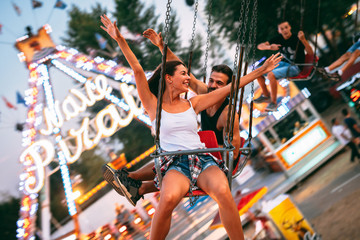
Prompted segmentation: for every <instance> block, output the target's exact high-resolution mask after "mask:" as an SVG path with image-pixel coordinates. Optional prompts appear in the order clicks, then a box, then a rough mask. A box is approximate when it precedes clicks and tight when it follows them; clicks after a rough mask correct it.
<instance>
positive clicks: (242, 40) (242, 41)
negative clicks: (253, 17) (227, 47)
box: [241, 0, 250, 45]
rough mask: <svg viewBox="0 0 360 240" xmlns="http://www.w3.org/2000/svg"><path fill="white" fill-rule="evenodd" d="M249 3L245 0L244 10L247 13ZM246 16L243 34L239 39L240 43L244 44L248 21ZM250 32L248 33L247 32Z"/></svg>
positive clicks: (248, 0)
mask: <svg viewBox="0 0 360 240" xmlns="http://www.w3.org/2000/svg"><path fill="white" fill-rule="evenodd" d="M249 5H250V0H247V1H246V10H245V13H248V12H249ZM248 19H249V18H248V17H245V20H244V31H243V35H242V39H241V45H244V43H245V35H246V29H247V22H248ZM249 34H250V33H249Z"/></svg>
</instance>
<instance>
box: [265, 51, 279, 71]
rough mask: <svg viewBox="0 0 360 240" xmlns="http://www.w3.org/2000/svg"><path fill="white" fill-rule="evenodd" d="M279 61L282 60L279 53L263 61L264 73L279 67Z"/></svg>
mask: <svg viewBox="0 0 360 240" xmlns="http://www.w3.org/2000/svg"><path fill="white" fill-rule="evenodd" d="M281 59H282V56H281V55H280V53H277V54H275V55H274V54H273V55H271V57H269V58H268V59H267V60H266V61H265V63H264V64H263V65H262V67H263V69H264V71H265V72H266V73H268V72H270V71H272V70H273V69H274V68H276V67H277V66H278V65H279V62H280V61H281Z"/></svg>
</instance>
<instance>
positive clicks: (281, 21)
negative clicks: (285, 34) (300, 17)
mask: <svg viewBox="0 0 360 240" xmlns="http://www.w3.org/2000/svg"><path fill="white" fill-rule="evenodd" d="M285 22H287V23H288V24H289V25H290V26H291V24H290V22H289V21H288V20H286V19H283V20H279V21H278V22H277V26H279V25H280V24H282V23H285Z"/></svg>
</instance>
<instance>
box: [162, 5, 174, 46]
mask: <svg viewBox="0 0 360 240" xmlns="http://www.w3.org/2000/svg"><path fill="white" fill-rule="evenodd" d="M171 2H172V0H168V2H167V4H166V17H165V27H164V43H165V44H168V35H169V25H170V12H171V6H170V5H171Z"/></svg>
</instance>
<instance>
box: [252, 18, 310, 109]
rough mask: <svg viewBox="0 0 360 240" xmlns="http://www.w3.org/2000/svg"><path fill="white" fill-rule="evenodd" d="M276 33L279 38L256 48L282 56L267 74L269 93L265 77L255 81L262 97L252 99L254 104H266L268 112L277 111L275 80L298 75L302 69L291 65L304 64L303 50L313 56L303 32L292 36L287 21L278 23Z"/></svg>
mask: <svg viewBox="0 0 360 240" xmlns="http://www.w3.org/2000/svg"><path fill="white" fill-rule="evenodd" d="M278 32H279V34H280V35H279V36H277V37H275V38H273V39H271V40H270V41H266V42H263V43H260V44H259V45H258V46H257V48H258V49H259V50H271V51H280V53H281V55H282V56H283V59H282V60H281V62H280V63H279V66H278V67H277V68H275V69H274V70H272V71H271V72H269V73H268V74H267V78H268V79H269V81H270V92H269V90H268V89H267V87H266V84H265V77H264V76H261V77H259V78H258V79H257V80H258V83H259V85H260V88H261V90H262V95H261V96H260V97H258V98H257V99H254V103H263V102H268V103H269V104H268V105H267V107H266V108H265V110H266V111H269V112H272V111H276V110H277V84H278V83H277V80H279V79H283V78H287V77H295V76H297V75H299V73H300V71H301V68H302V67H301V66H300V67H299V66H297V65H293V63H295V64H296V63H299V64H302V63H304V62H305V52H304V50H305V51H306V53H307V54H309V55H312V54H314V52H313V50H312V48H311V46H310V44H309V43H308V41H307V40H306V38H305V34H304V32H303V31H299V32H298V34H297V36H296V35H293V34H292V33H291V26H290V24H289V22H288V21H281V22H279V24H278Z"/></svg>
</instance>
